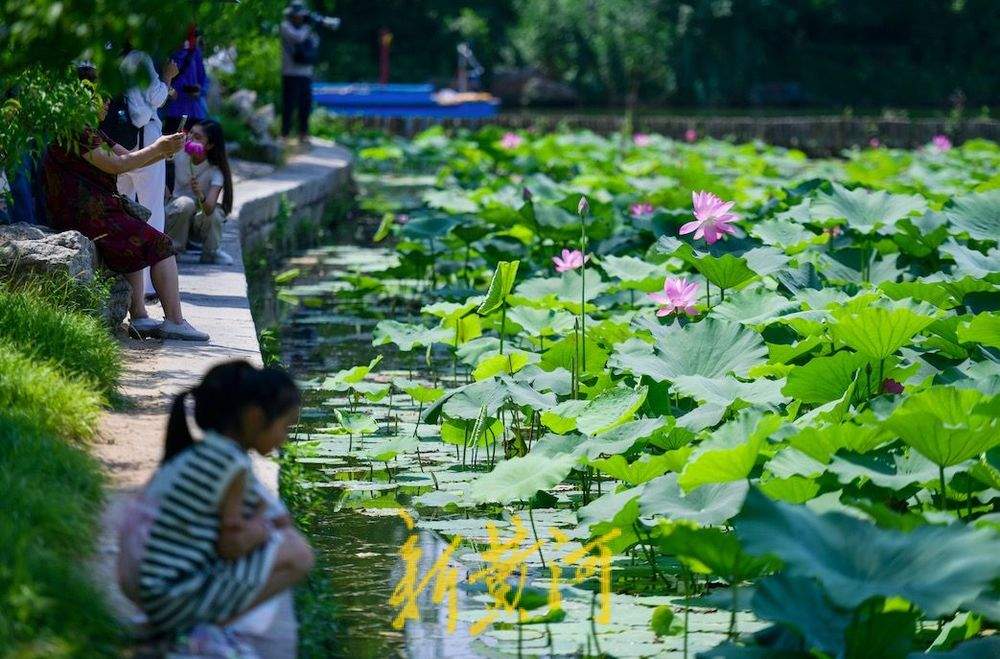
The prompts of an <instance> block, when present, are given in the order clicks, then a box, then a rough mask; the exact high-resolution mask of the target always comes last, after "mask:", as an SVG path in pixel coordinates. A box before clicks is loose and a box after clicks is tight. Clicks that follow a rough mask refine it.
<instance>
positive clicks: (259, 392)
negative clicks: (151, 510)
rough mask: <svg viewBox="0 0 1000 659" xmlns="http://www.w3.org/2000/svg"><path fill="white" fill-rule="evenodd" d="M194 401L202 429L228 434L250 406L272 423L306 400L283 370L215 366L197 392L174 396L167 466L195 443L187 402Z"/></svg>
mask: <svg viewBox="0 0 1000 659" xmlns="http://www.w3.org/2000/svg"><path fill="white" fill-rule="evenodd" d="M188 395H190V396H192V397H193V398H194V420H195V421H196V422H197V424H198V427H200V428H201V429H202V430H214V431H215V432H218V433H222V434H226V433H230V432H232V431H234V430H237V424H239V422H240V416H241V415H242V414H243V411H244V410H246V409H247V408H248V407H259V408H260V409H261V410H263V411H264V418H265V419H267V421H268V422H271V421H274V420H275V419H277V418H278V417H279V416H281V415H282V414H284V413H285V412H287V411H288V410H290V409H292V408H293V407H295V406H297V405H298V404H299V402H300V401H301V400H302V397H301V395H300V394H299V388H298V387H297V386H296V385H295V382H294V381H293V380H292V378H290V377H289V376H288V374H287V373H285V372H284V371H282V370H279V369H276V368H263V369H259V368H255V367H253V366H251V365H250V364H249V363H248V362H246V361H243V360H241V359H240V360H233V361H228V362H224V363H222V364H219V365H218V366H213V367H212V368H211V369H209V371H208V373H206V374H205V377H204V378H203V379H202V381H201V384H199V385H198V386H197V387H194V388H193V389H188V390H186V391H182V392H181V393H179V394H177V396H175V397H174V403H173V406H172V407H171V408H170V419H169V420H168V421H167V436H166V440H165V442H164V445H163V460H162V462H163V463H166V462H167V461H169V460H170V459H171V458H174V457H176V456H177V455H178V454H180V453H182V452H183V451H184V450H185V449H187V448H189V447H191V446H192V445H193V444H194V438H193V437H192V436H191V430H190V428H188V423H187V414H186V412H185V409H184V402H185V399H186V398H187V396H188Z"/></svg>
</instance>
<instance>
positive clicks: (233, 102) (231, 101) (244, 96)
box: [226, 89, 257, 121]
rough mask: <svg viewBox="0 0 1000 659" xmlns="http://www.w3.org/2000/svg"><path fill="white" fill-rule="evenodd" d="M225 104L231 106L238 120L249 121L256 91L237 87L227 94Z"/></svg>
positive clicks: (252, 111)
mask: <svg viewBox="0 0 1000 659" xmlns="http://www.w3.org/2000/svg"><path fill="white" fill-rule="evenodd" d="M226 104H228V105H229V107H231V108H232V109H233V110H234V111H235V113H236V116H237V118H239V120H240V121H249V119H250V117H252V116H253V113H254V106H255V105H256V104H257V92H255V91H253V90H250V89H238V90H236V91H235V92H233V93H232V94H230V95H229V98H227V99H226Z"/></svg>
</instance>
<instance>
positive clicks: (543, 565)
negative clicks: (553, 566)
mask: <svg viewBox="0 0 1000 659" xmlns="http://www.w3.org/2000/svg"><path fill="white" fill-rule="evenodd" d="M528 521H529V522H531V532H532V533H533V534H534V536H535V544H536V545H538V558H540V559H542V568H543V569H544V568H545V556H544V555H543V554H542V545H541V543H540V542H538V530H537V529H535V516H534V515H533V514H532V513H531V502H530V501H529V502H528Z"/></svg>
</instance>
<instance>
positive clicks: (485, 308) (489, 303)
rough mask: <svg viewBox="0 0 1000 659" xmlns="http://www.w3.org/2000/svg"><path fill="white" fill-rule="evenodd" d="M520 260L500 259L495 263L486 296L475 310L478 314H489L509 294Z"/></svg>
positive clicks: (500, 304) (515, 278)
mask: <svg viewBox="0 0 1000 659" xmlns="http://www.w3.org/2000/svg"><path fill="white" fill-rule="evenodd" d="M520 263H521V262H520V261H500V262H499V263H497V267H496V270H495V271H494V272H493V278H492V279H490V287H489V289H488V290H487V291H486V298H485V299H484V300H483V301H482V303H481V304H480V305H479V308H478V309H477V310H476V312H477V313H479V314H480V315H483V316H485V315H487V314H491V313H493V312H494V311H496V310H497V309H499V308H500V307H501V306H502V305H503V304H504V303H505V302H506V301H507V297H508V296H509V295H510V292H511V290H512V289H513V288H514V282H515V281H516V280H517V268H518V266H519V265H520Z"/></svg>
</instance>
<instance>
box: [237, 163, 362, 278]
mask: <svg viewBox="0 0 1000 659" xmlns="http://www.w3.org/2000/svg"><path fill="white" fill-rule="evenodd" d="M240 187H241V188H243V190H242V191H241V192H242V194H241V196H243V197H244V198H245V199H246V201H245V202H243V203H242V204H241V205H240V206H239V208H238V209H236V212H235V215H236V216H237V217H238V218H239V226H240V243H241V245H242V247H243V254H244V258H246V259H247V260H248V261H249V260H250V258H249V256H250V255H252V254H253V253H254V252H255V251H259V250H260V249H262V248H266V249H268V250H275V249H277V250H278V251H287V250H288V249H292V248H294V247H295V246H297V245H296V244H295V243H296V242H297V241H296V237H297V236H300V235H301V233H302V229H303V227H314V226H320V224H321V223H322V220H323V218H324V216H325V215H326V214H327V212H328V210H329V208H330V206H331V205H334V204H340V203H345V201H346V200H348V199H350V197H351V196H352V194H353V184H352V179H351V155H350V153H349V152H348V151H347V150H345V149H343V148H341V147H337V146H333V145H320V146H318V147H316V148H314V149H313V151H312V152H311V153H310V154H309V155H306V156H301V157H299V158H296V160H295V161H294V162H293V163H290V164H288V165H286V166H285V167H282V168H281V169H279V170H278V171H277V172H276V173H275V175H274V176H270V177H267V178H266V179H264V180H256V179H250V180H247V181H243V182H242V183H241V184H240ZM256 188H261V189H259V190H258V189H256Z"/></svg>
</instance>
